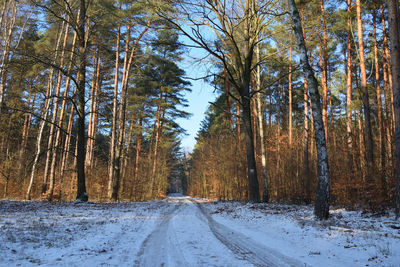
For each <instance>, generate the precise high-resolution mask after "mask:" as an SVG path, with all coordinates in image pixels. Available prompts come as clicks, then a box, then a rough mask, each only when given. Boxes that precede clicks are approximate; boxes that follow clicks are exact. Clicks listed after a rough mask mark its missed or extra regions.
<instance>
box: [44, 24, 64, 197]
mask: <svg viewBox="0 0 400 267" xmlns="http://www.w3.org/2000/svg"><path fill="white" fill-rule="evenodd" d="M63 24H64V23H63ZM68 32H69V18H68V21H67V24H66V26H65V33H64V40H63V49H62V51H61V59H60V67H61V68H63V67H64V57H65V51H66V49H67V40H68ZM61 81H62V73H61V71H59V72H58V75H57V84H56V93H55V101H54V107H53V117H52V119H51V126H50V137H49V144H52V146H53V141H52V140H51V143H50V139H54V135H56V134H57V132H58V131H57V132H55V128H56V127H55V125H56V121H57V113H58V103H59V101H60V99H59V95H60V89H61ZM56 141H57V136H56V140H55V142H54V147H52V148H51V149H50V150H49V151H47V153H50V155H48V156H49V158H47V159H46V165H47V163H48V162H49V163H50V166H49V169H50V174H49V181H50V184H49V193H48V196H47V199H48V200H51V199H52V198H53V192H54V185H55V162H56V158H57V150H56V149H57V145H58V144H57V142H56ZM50 156H51V160H50ZM53 162H54V164H53ZM43 193H45V192H43V191H42V194H43Z"/></svg>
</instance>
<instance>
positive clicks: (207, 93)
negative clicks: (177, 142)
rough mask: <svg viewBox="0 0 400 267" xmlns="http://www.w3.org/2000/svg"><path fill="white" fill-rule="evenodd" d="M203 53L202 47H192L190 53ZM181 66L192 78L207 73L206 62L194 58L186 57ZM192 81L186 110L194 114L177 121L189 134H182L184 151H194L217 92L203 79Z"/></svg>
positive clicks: (187, 95)
mask: <svg viewBox="0 0 400 267" xmlns="http://www.w3.org/2000/svg"><path fill="white" fill-rule="evenodd" d="M194 50H196V51H194ZM193 53H197V54H198V55H199V54H203V55H204V52H203V51H201V49H192V50H191V51H190V54H193ZM179 66H180V67H181V68H182V69H184V70H185V72H186V76H187V77H191V78H200V77H203V76H205V75H206V64H201V63H196V62H194V60H193V59H192V58H189V57H186V58H185V60H184V62H182V63H180V64H179ZM190 82H191V83H192V86H191V89H192V92H191V93H186V99H187V100H188V105H189V107H187V109H186V111H187V112H190V113H191V114H192V116H191V117H190V118H189V119H178V120H177V123H179V125H180V126H181V127H182V128H184V129H185V130H186V132H187V134H188V135H187V136H182V148H183V149H184V151H192V150H193V148H194V145H195V143H196V140H195V137H196V135H197V132H198V130H199V129H200V123H201V121H202V120H203V119H204V113H205V112H206V110H207V107H208V106H209V102H210V101H214V99H215V96H216V95H215V94H214V93H213V90H214V89H213V87H212V86H211V85H210V84H208V83H206V82H204V81H203V80H190Z"/></svg>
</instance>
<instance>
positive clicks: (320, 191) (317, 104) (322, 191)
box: [288, 0, 330, 220]
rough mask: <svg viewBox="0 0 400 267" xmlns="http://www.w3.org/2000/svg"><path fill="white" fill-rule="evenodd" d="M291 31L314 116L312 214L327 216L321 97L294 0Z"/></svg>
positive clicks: (326, 161)
mask: <svg viewBox="0 0 400 267" xmlns="http://www.w3.org/2000/svg"><path fill="white" fill-rule="evenodd" d="M288 4H289V10H290V16H291V20H292V22H293V31H294V33H295V36H296V39H297V46H298V49H299V51H300V64H301V67H302V69H303V72H304V76H306V78H307V83H308V90H309V93H310V97H311V104H312V112H313V116H314V128H315V140H316V144H317V155H318V187H317V199H316V201H315V208H314V214H315V216H316V217H317V218H318V219H321V220H322V219H326V218H328V217H329V203H330V187H329V164H328V154H327V150H326V139H325V131H324V123H323V120H322V108H321V98H320V95H319V92H318V82H317V80H316V79H315V75H314V71H313V69H312V67H311V66H310V63H309V61H308V55H307V49H306V46H305V43H304V37H303V29H302V28H303V27H302V25H301V20H300V15H299V12H298V10H297V7H296V4H295V2H294V0H288Z"/></svg>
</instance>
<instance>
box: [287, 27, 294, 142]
mask: <svg viewBox="0 0 400 267" xmlns="http://www.w3.org/2000/svg"><path fill="white" fill-rule="evenodd" d="M292 38H293V33H292V30H290V47H289V77H288V78H289V81H288V82H289V85H288V87H289V88H288V90H289V146H290V147H292V144H293V92H292V50H293V49H292Z"/></svg>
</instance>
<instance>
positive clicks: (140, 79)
mask: <svg viewBox="0 0 400 267" xmlns="http://www.w3.org/2000/svg"><path fill="white" fill-rule="evenodd" d="M0 5H1V14H0V18H1V21H0V23H1V29H2V31H1V34H2V35H1V37H0V38H1V48H0V51H1V58H0V60H1V75H0V77H1V80H0V84H1V87H0V89H1V91H0V96H1V98H0V107H1V112H0V151H1V153H0V188H1V189H2V193H1V194H2V195H1V197H3V198H18V199H24V198H25V199H48V200H75V199H80V200H83V201H85V200H87V199H88V196H89V197H90V199H91V200H97V201H99V200H101V201H105V200H107V201H108V200H113V201H116V200H144V199H153V198H160V197H163V196H165V194H166V192H167V190H168V188H169V182H170V181H169V180H170V179H172V178H173V177H172V175H171V174H172V173H173V172H176V171H177V170H179V168H182V166H181V159H182V157H183V155H182V153H181V151H180V136H181V134H183V129H182V128H181V127H180V126H179V125H178V124H177V123H176V122H175V119H176V118H182V117H188V116H189V114H188V113H187V112H185V111H184V110H183V108H184V107H185V106H186V100H185V99H184V92H185V91H188V90H189V85H190V83H189V82H188V81H186V80H185V79H184V75H185V72H184V71H183V70H182V69H180V68H179V67H178V65H177V64H178V63H179V62H180V61H181V60H182V53H183V51H184V50H183V48H182V45H181V44H180V43H179V41H178V33H177V31H176V30H174V29H172V28H171V27H170V26H169V25H168V22H167V21H165V20H164V19H162V18H161V17H159V16H157V14H156V10H163V11H165V12H173V9H172V7H171V5H170V4H169V3H168V1H165V2H162V1H156V2H151V1H112V0H104V1H83V0H81V1H67V0H60V1H57V0H52V1H33V0H32V1H16V0H3V1H0ZM179 186H180V185H179V184H178V187H179ZM176 190H181V189H180V188H178V189H176Z"/></svg>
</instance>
